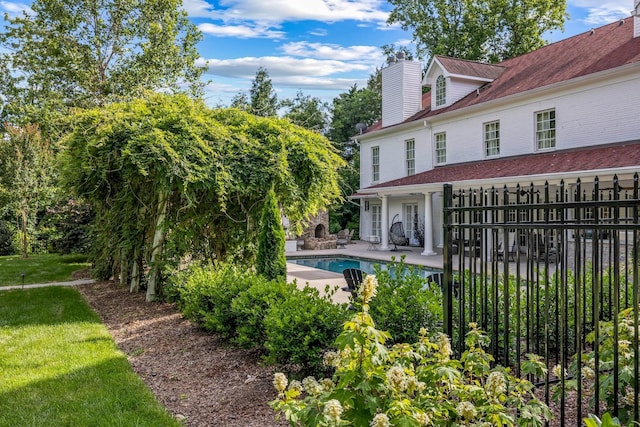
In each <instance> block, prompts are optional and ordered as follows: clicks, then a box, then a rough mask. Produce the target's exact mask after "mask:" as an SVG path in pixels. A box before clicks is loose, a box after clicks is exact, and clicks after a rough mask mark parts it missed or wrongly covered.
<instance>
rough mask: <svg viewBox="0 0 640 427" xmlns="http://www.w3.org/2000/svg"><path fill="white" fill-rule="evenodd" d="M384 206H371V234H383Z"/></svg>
mask: <svg viewBox="0 0 640 427" xmlns="http://www.w3.org/2000/svg"><path fill="white" fill-rule="evenodd" d="M381 230H382V206H380V205H373V206H371V235H372V236H378V237H380V236H381V235H382V232H381Z"/></svg>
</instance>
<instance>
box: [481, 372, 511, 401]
mask: <svg viewBox="0 0 640 427" xmlns="http://www.w3.org/2000/svg"><path fill="white" fill-rule="evenodd" d="M484 388H485V390H487V393H489V394H490V395H492V396H499V395H501V394H504V392H506V391H507V382H506V381H505V379H504V375H503V374H502V372H498V371H494V372H491V373H490V374H489V376H488V377H487V382H486V384H485V385H484Z"/></svg>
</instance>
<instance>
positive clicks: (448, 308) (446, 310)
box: [442, 184, 462, 338]
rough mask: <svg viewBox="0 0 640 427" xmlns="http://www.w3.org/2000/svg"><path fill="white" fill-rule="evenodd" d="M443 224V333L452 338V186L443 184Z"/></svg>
mask: <svg viewBox="0 0 640 427" xmlns="http://www.w3.org/2000/svg"><path fill="white" fill-rule="evenodd" d="M443 198H444V200H443V224H444V248H443V253H442V259H443V269H444V283H443V289H442V292H443V298H442V309H443V314H444V333H445V334H447V335H448V336H449V337H450V338H453V260H452V255H453V246H452V244H453V241H452V234H451V207H452V206H453V187H452V185H451V184H445V185H444V192H443ZM459 249H462V248H459Z"/></svg>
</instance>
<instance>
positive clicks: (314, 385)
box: [302, 377, 322, 396]
mask: <svg viewBox="0 0 640 427" xmlns="http://www.w3.org/2000/svg"><path fill="white" fill-rule="evenodd" d="M302 385H303V387H304V391H306V392H307V393H309V394H310V395H312V396H317V395H319V394H320V393H322V386H321V385H320V384H319V383H318V381H316V379H315V378H314V377H307V378H305V379H303V380H302Z"/></svg>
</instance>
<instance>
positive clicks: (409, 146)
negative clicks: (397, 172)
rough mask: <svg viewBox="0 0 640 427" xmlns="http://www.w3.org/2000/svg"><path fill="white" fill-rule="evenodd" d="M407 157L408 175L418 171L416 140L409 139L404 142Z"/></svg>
mask: <svg viewBox="0 0 640 427" xmlns="http://www.w3.org/2000/svg"><path fill="white" fill-rule="evenodd" d="M404 147H405V153H406V159H407V176H410V175H414V174H415V173H416V140H415V139H407V140H406V141H405V142H404Z"/></svg>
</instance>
